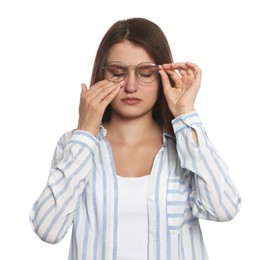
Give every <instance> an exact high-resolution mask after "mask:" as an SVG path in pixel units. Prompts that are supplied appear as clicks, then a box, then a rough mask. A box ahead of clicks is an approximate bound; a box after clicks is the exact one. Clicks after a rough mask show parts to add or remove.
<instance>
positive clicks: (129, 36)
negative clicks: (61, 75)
mask: <svg viewBox="0 0 268 260" xmlns="http://www.w3.org/2000/svg"><path fill="white" fill-rule="evenodd" d="M200 82H201V70H200V68H199V67H198V66H197V65H196V64H194V63H191V62H186V63H184V62H178V63H173V59H172V54H171V51H170V47H169V44H168V42H167V40H166V37H165V35H164V33H163V32H162V30H161V29H160V28H159V27H158V26H157V25H156V24H154V23H153V22H151V21H148V20H146V19H143V18H133V19H127V20H122V21H118V22H116V23H115V24H113V25H112V26H111V28H110V29H109V30H108V31H107V33H106V34H105V36H104V38H103V39H102V41H101V43H100V46H99V48H98V51H97V54H96V59H95V63H94V68H93V72H92V78H91V83H90V87H89V88H88V87H87V86H86V85H85V84H82V92H81V100H80V109H79V122H78V126H77V129H76V130H73V131H70V132H67V133H65V134H64V135H63V136H62V137H61V138H60V140H59V142H58V144H57V146H56V150H55V154H54V157H53V161H52V166H51V172H50V174H49V178H48V183H47V186H46V188H45V190H44V191H43V192H42V194H41V196H40V197H39V198H38V200H37V201H36V203H35V204H34V206H33V210H32V212H31V222H32V225H33V228H34V230H35V232H36V233H37V234H38V236H39V237H40V238H41V239H42V240H44V241H46V242H48V243H57V242H59V241H60V240H61V239H62V238H63V237H64V235H65V234H66V233H67V231H68V229H69V228H70V227H71V226H72V240H71V245H70V253H69V260H93V259H96V260H99V259H103V260H104V259H106V260H110V259H111V260H112V259H113V260H116V259H117V260H130V259H133V260H145V259H150V260H175V259H178V260H179V259H181V260H182V259H183V260H184V259H185V260H191V259H195V260H199V259H200V260H201V259H202V260H204V259H208V256H207V253H206V249H205V246H204V242H203V239H202V234H201V230H200V226H199V222H198V219H199V218H203V219H207V220H213V221H229V220H231V219H232V218H233V217H234V216H235V215H236V214H237V212H238V210H239V207H240V196H239V193H238V191H237V190H236V188H235V187H234V185H233V183H232V181H231V180H230V177H229V175H228V168H227V166H226V164H225V163H224V162H223V160H222V159H221V157H220V156H219V154H218V153H217V152H216V150H215V149H214V147H213V145H212V144H211V142H210V140H209V139H208V137H207V135H206V132H205V129H204V126H203V124H202V123H201V121H200V118H199V116H198V114H197V112H196V111H195V107H194V102H195V98H196V95H197V93H198V90H199V87H200Z"/></svg>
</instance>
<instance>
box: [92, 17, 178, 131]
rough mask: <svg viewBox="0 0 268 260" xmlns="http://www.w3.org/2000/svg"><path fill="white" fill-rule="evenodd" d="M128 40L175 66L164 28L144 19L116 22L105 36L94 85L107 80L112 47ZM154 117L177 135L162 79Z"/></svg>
mask: <svg viewBox="0 0 268 260" xmlns="http://www.w3.org/2000/svg"><path fill="white" fill-rule="evenodd" d="M124 40H128V41H130V42H132V43H134V44H137V45H139V46H141V47H143V48H144V49H145V50H146V51H147V52H148V53H149V54H150V55H151V57H152V58H153V59H154V61H155V63H156V64H164V63H172V62H173V58H172V53H171V50H170V46H169V43H168V41H167V39H166V36H165V34H164V33H163V31H162V29H161V28H160V27H159V26H158V25H156V24H155V23H153V22H151V21H149V20H147V19H144V18H131V19H126V20H120V21H117V22H116V23H114V24H113V25H112V26H111V27H110V29H108V31H107V32H106V34H105V35H104V37H103V39H102V41H101V43H100V45H99V48H98V50H97V53H96V57H95V62H94V66H93V70H92V74H91V82H90V85H93V84H95V83H96V82H98V81H100V80H102V79H104V77H105V76H104V71H103V69H102V67H103V66H105V63H106V60H107V56H108V53H109V50H110V48H111V47H112V46H113V45H114V44H116V43H120V42H122V41H124ZM110 114H111V107H110V106H108V107H107V108H106V110H105V112H104V116H103V122H106V121H108V120H109V119H110ZM153 118H154V120H155V121H157V122H158V123H159V124H160V125H161V126H162V128H163V129H164V130H165V131H167V132H168V133H170V134H173V129H172V125H171V120H172V119H173V118H174V117H173V115H172V114H171V112H170V110H169V108H168V105H167V102H166V99H165V96H164V93H163V87H162V81H161V80H159V96H158V99H157V101H156V103H155V105H154V108H153Z"/></svg>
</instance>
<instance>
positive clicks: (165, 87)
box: [159, 65, 171, 91]
mask: <svg viewBox="0 0 268 260" xmlns="http://www.w3.org/2000/svg"><path fill="white" fill-rule="evenodd" d="M159 69H160V70H159V74H160V76H161V80H162V85H163V90H164V91H167V90H168V89H170V88H171V84H170V80H169V77H168V74H167V72H166V71H165V70H164V69H163V67H162V65H160V66H159Z"/></svg>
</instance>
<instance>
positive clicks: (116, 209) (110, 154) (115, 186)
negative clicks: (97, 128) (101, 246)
mask: <svg viewBox="0 0 268 260" xmlns="http://www.w3.org/2000/svg"><path fill="white" fill-rule="evenodd" d="M106 146H107V150H108V153H109V157H110V161H111V168H112V173H113V183H114V213H113V217H114V229H113V260H116V258H117V236H118V231H117V230H118V182H117V172H116V168H115V165H114V161H113V154H112V149H111V146H110V144H109V142H108V141H107V140H106Z"/></svg>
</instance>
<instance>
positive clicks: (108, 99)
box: [101, 86, 121, 108]
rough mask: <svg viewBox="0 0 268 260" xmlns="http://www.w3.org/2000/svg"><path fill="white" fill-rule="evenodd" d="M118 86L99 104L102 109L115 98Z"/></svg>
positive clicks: (118, 89)
mask: <svg viewBox="0 0 268 260" xmlns="http://www.w3.org/2000/svg"><path fill="white" fill-rule="evenodd" d="M120 89H121V88H120V86H117V87H116V88H115V89H114V90H113V91H112V92H111V93H109V94H108V95H107V96H106V97H105V98H104V99H103V100H102V102H101V104H102V106H104V108H106V107H107V106H108V105H109V104H110V103H111V102H112V100H113V99H114V98H115V97H116V95H117V94H118V92H119V91H120Z"/></svg>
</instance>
